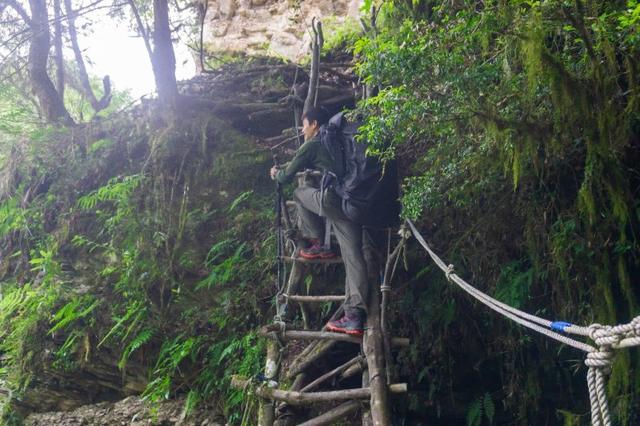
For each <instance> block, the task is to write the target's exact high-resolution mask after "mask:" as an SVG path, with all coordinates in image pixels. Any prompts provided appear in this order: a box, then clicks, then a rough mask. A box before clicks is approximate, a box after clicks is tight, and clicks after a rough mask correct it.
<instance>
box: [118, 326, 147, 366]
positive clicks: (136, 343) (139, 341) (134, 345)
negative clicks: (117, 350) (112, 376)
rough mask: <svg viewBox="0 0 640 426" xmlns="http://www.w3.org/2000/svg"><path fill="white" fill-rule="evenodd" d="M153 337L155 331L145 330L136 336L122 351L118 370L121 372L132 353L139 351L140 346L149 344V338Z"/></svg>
mask: <svg viewBox="0 0 640 426" xmlns="http://www.w3.org/2000/svg"><path fill="white" fill-rule="evenodd" d="M154 335H155V330H153V329H150V328H147V329H144V330H142V331H141V332H140V333H138V335H137V336H136V337H135V338H134V339H133V340H131V342H129V344H127V346H126V347H125V349H124V351H123V352H122V356H121V357H120V361H119V362H118V368H119V369H121V370H123V369H124V367H125V366H126V365H127V361H128V360H129V357H130V356H131V354H132V353H134V352H135V351H137V350H138V349H140V347H141V346H142V345H144V344H145V343H147V342H149V340H151V338H152V337H153V336H154Z"/></svg>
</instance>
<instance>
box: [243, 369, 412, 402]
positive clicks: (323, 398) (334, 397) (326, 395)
mask: <svg viewBox="0 0 640 426" xmlns="http://www.w3.org/2000/svg"><path fill="white" fill-rule="evenodd" d="M247 382H248V381H247V380H246V379H245V378H243V377H240V376H231V386H232V387H234V388H235V389H245V387H246V386H247ZM389 391H390V392H392V393H404V392H406V391H407V384H406V383H396V384H393V385H390V386H389ZM255 394H256V395H257V396H259V397H260V398H264V399H271V400H276V401H284V402H286V403H288V404H291V405H311V404H317V403H323V402H333V401H346V400H351V399H368V398H370V397H371V390H370V389H369V388H357V389H343V390H338V391H329V392H297V391H284V390H280V389H272V388H269V387H267V386H264V385H263V386H258V387H257V388H256V389H255Z"/></svg>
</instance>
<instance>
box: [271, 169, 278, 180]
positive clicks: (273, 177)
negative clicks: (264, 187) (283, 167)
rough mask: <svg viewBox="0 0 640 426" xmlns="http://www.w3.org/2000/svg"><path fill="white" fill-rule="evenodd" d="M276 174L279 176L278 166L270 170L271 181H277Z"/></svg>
mask: <svg viewBox="0 0 640 426" xmlns="http://www.w3.org/2000/svg"><path fill="white" fill-rule="evenodd" d="M276 174H278V168H277V167H276V166H273V167H271V170H269V175H270V176H271V179H273V180H275V179H276Z"/></svg>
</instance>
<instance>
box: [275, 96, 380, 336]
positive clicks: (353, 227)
mask: <svg viewBox="0 0 640 426" xmlns="http://www.w3.org/2000/svg"><path fill="white" fill-rule="evenodd" d="M325 120H326V119H325V114H324V113H323V112H322V110H320V109H318V108H314V107H312V108H309V109H308V110H307V111H305V112H304V113H303V115H302V133H303V134H304V140H305V142H304V144H303V145H302V146H301V147H300V148H299V149H298V151H297V152H296V154H295V156H294V158H293V160H291V162H290V163H289V164H288V166H287V167H286V168H285V169H279V168H278V167H275V166H274V167H272V168H271V171H270V175H271V178H272V179H276V180H277V181H278V182H280V183H281V184H286V183H289V182H291V181H292V180H293V178H294V177H295V174H296V173H298V172H301V171H303V170H305V169H316V170H322V171H324V172H330V173H333V174H334V175H336V176H342V175H343V173H344V170H343V168H344V166H343V165H342V164H337V163H336V162H335V161H333V160H332V158H331V155H330V153H329V152H328V151H327V149H326V148H325V147H324V146H323V144H322V143H321V141H320V129H321V125H322V124H324V122H325ZM294 200H295V202H296V203H297V207H298V214H299V216H300V218H301V222H302V224H301V228H302V234H303V237H305V239H306V240H307V242H308V243H309V244H310V245H309V247H307V248H303V249H301V250H300V252H299V255H300V256H301V257H303V258H306V259H328V258H331V257H335V256H336V254H335V253H334V252H333V251H331V249H330V248H328V247H324V246H323V244H322V241H323V240H324V232H325V226H324V224H323V221H322V219H321V217H320V214H322V216H324V217H326V218H327V219H328V220H330V221H331V223H332V225H333V228H334V229H335V234H336V238H337V239H338V244H339V245H340V251H341V253H342V259H343V262H344V266H345V273H346V282H345V296H346V298H345V302H344V310H345V314H344V316H343V317H342V318H340V319H338V320H335V321H330V322H329V323H328V324H327V329H328V330H330V331H334V332H339V333H346V334H350V335H353V336H362V334H363V331H364V322H365V319H366V301H367V296H368V290H369V288H368V282H367V265H366V262H365V259H364V256H363V252H362V246H363V244H362V243H363V241H362V225H359V224H357V223H355V222H353V221H352V220H350V219H348V218H347V217H346V216H345V214H344V213H343V211H342V200H341V199H340V197H339V196H338V195H337V194H336V193H335V192H334V191H333V189H332V188H331V187H330V188H327V190H325V191H321V190H320V189H319V188H314V187H311V186H303V187H299V188H297V189H296V190H295V191H294Z"/></svg>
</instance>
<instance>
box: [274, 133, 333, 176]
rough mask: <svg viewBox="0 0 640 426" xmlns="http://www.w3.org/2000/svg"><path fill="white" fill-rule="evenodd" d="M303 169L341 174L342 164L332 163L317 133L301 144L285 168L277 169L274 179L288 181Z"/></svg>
mask: <svg viewBox="0 0 640 426" xmlns="http://www.w3.org/2000/svg"><path fill="white" fill-rule="evenodd" d="M305 169H315V170H322V171H324V170H328V171H330V172H332V173H335V174H336V175H337V176H342V174H343V171H342V165H337V164H334V161H333V160H332V159H331V155H329V151H327V149H326V148H325V147H324V146H323V145H322V143H321V142H320V134H319V133H318V134H317V135H316V136H315V137H313V139H311V140H308V141H306V142H305V143H304V144H302V146H301V147H300V148H299V149H298V151H296V155H295V156H294V157H293V160H291V162H290V163H289V165H288V166H287V168H286V169H284V170H280V171H278V174H277V175H276V179H277V180H278V182H280V183H282V184H286V183H289V182H291V181H292V180H293V178H294V176H295V175H296V173H298V172H301V171H304V170H305Z"/></svg>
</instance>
